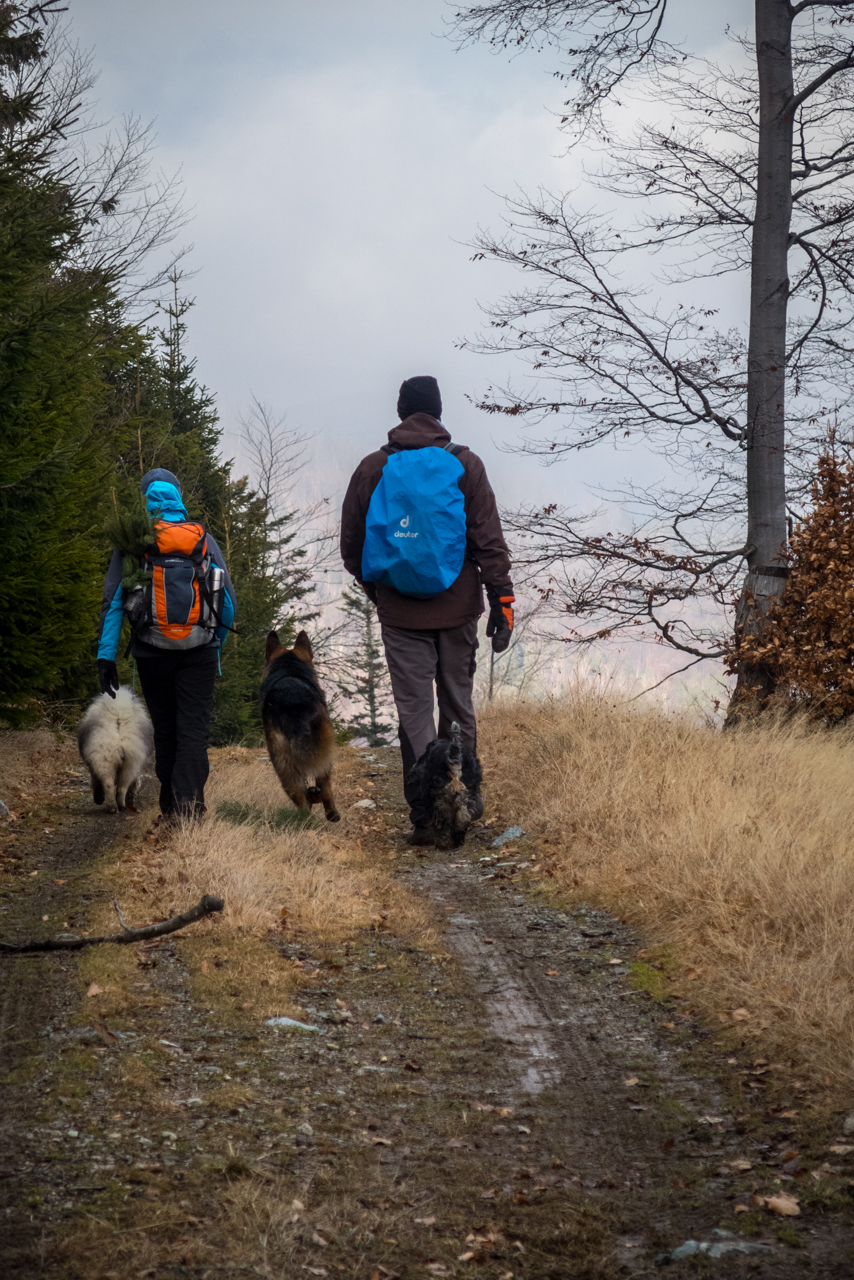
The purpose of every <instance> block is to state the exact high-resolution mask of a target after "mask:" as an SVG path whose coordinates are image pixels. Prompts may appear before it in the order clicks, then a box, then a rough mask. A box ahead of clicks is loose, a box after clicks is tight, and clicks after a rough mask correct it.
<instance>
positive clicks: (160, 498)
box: [97, 467, 237, 821]
mask: <svg viewBox="0 0 854 1280" xmlns="http://www.w3.org/2000/svg"><path fill="white" fill-rule="evenodd" d="M141 488H142V492H143V494H144V495H145V505H146V508H147V511H148V515H149V516H150V517H152V519H153V533H154V541H153V542H151V543H150V544H149V545H148V546H146V547H145V548H144V549H136V550H137V551H138V554H136V555H129V554H128V553H129V548H127V547H125V548H116V549H115V550H114V551H113V555H112V559H111V560H110V567H109V569H108V571H107V578H106V581H105V583H104V595H103V600H102V603H101V621H100V626H99V630H98V658H97V662H98V680H99V683H100V685H101V690H102V692H103V693H106V694H109V696H110V697H111V698H114V697H115V692H114V691H115V690H117V689H118V687H119V674H118V670H117V668H116V652H117V650H118V645H119V637H120V635H121V630H122V623H123V622H124V620H125V618H127V619H128V621H129V622H130V625H131V641H130V644H129V646H128V652H129V653H131V654H132V655H133V658H134V660H135V662H136V667H137V670H138V671H139V681H140V684H141V685H142V692H143V694H144V695H145V701H146V705H147V707H148V712H149V715H150V716H151V720H152V724H153V726H154V771H155V773H156V774H157V779H158V781H159V783H160V812H161V814H162V815H163V817H164V818H165V819H166V820H167V821H176V820H180V819H182V818H191V817H193V816H198V815H200V814H202V813H204V808H205V782H206V781H207V777H208V735H209V731H210V719H211V709H212V707H213V693H214V680H215V677H216V674H217V670H218V667H219V650H220V648H221V647H222V644H223V642H224V640H225V638H226V636H227V635H228V633H229V631H230V630H231V629H232V623H233V621H234V615H235V611H236V608H237V597H236V596H235V594H234V587H233V586H232V583H231V578H230V576H229V573H228V569H227V568H226V564H225V559H224V557H223V555H222V552H221V551H220V549H219V547H218V546H217V544H216V541H215V540H214V538H213V537H211V535H210V534H209V533H208V532H207V531H206V530H205V527H204V525H203V524H200V523H199V522H198V521H196V520H190V519H189V517H188V515H187V508H186V507H185V506H184V500H183V497H182V496H181V485H180V483H179V482H178V479H177V477H176V476H174V475H173V474H172V472H171V471H166V470H165V469H164V468H162V467H157V468H155V470H153V471H149V472H147V474H146V475H144V476H143V477H142V482H141ZM149 527H151V526H149ZM134 561H136V563H133V562H134ZM129 569H130V570H131V572H130V573H129V572H128V570H129Z"/></svg>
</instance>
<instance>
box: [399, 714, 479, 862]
mask: <svg viewBox="0 0 854 1280" xmlns="http://www.w3.org/2000/svg"><path fill="white" fill-rule="evenodd" d="M409 782H410V785H411V786H412V787H413V788H416V787H417V789H418V793H419V796H420V799H421V802H422V804H423V807H424V808H425V809H426V810H427V811H428V812H430V813H432V815H433V816H432V818H431V822H430V825H431V826H432V828H433V831H434V833H435V844H436V847H437V848H438V849H458V848H459V847H460V845H461V844H463V843H464V841H465V838H466V832H467V831H468V829H469V827H470V826H471V824H472V823H473V822H475V821H476V820H477V819H478V818H479V817H480V816H481V815H482V813H483V800H482V799H481V794H480V787H481V783H482V782H483V771H482V769H481V767H480V761H479V760H478V758H477V756H476V755H475V753H474V752H473V751H472V749H471V747H464V746H463V745H462V743H461V741H460V726H459V725H458V724H457V722H456V721H454V723H453V724H452V725H451V739H450V742H449V741H448V739H447V738H434V739H433V741H432V742H430V743H428V745H427V749H426V751H425V752H424V755H423V756H422V757H421V759H420V760H418V761H417V762H416V763H415V764H414V765H413V766H412V768H411V770H410V772H409Z"/></svg>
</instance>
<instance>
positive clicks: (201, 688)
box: [136, 646, 218, 818]
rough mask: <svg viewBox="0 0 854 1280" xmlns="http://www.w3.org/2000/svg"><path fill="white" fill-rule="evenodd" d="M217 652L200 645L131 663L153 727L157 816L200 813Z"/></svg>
mask: <svg viewBox="0 0 854 1280" xmlns="http://www.w3.org/2000/svg"><path fill="white" fill-rule="evenodd" d="M217 652H218V651H217V650H216V649H211V648H209V647H207V646H205V647H204V648H200V649H186V650H177V651H174V652H169V653H163V654H158V655H157V657H156V658H137V660H136V665H137V669H138V671H139V682H140V684H141V685H142V692H143V694H144V695H145V702H146V705H147V707H148V713H149V715H150V716H151V722H152V724H153V725H154V772H155V773H156V774H157V779H158V781H159V783H160V812H161V813H164V814H168V815H173V814H174V815H175V816H176V817H180V818H190V817H192V816H193V814H201V813H204V810H205V783H206V782H207V778H208V734H209V731H210V722H211V708H212V706H213V693H214V680H215V678H216V673H217Z"/></svg>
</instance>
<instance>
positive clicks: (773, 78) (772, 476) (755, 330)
mask: <svg viewBox="0 0 854 1280" xmlns="http://www.w3.org/2000/svg"><path fill="white" fill-rule="evenodd" d="M756 62H757V67H758V71H759V154H758V163H757V173H756V215H755V219H754V223H753V244H752V254H751V274H750V336H749V343H748V354H747V440H746V444H747V543H748V546H749V547H750V548H751V550H750V552H749V554H748V557H747V564H748V573H747V577H746V578H745V580H744V586H743V587H742V593H741V599H740V600H739V604H738V611H737V614H736V632H737V634H738V633H739V632H741V633H742V634H743V633H744V632H749V633H755V632H756V631H757V630H759V628H760V627H761V625H762V619H763V617H764V615H765V613H766V612H767V611H768V608H769V606H770V605H771V603H772V601H773V600H774V599H775V598H776V597H777V596H778V595H780V594H781V593H782V591H783V587H784V586H785V577H786V571H785V567H784V566H783V565H781V563H780V560H779V557H780V556H781V554H782V553H783V552H784V550H785V544H786V473H785V427H786V405H785V391H786V311H787V307H788V301H789V272H788V253H789V228H790V223H791V218H792V127H793V119H794V113H793V112H792V110H791V109H788V110H787V109H786V104H787V103H790V102H791V100H792V98H793V96H794V80H793V74H792V11H791V8H790V6H789V3H788V0H756ZM771 692H772V687H771V679H770V676H769V674H768V673H767V672H766V671H763V670H761V669H759V668H757V667H752V666H750V665H748V664H744V665H743V666H742V667H741V669H740V670H739V673H738V682H737V684H736V689H735V693H734V694H733V699H732V703H731V704H730V713H729V715H730V716H732V714H733V711H734V709H735V708H736V707H737V704H738V703H739V702H742V701H744V700H745V699H749V700H750V701H753V700H755V699H756V698H757V697H758V698H759V699H760V701H761V700H764V699H765V698H767V696H768V695H769V694H770V693H771ZM736 714H737V713H736Z"/></svg>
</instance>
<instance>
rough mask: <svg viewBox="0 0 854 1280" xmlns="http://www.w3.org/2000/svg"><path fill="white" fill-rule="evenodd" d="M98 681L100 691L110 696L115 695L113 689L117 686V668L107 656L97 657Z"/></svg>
mask: <svg viewBox="0 0 854 1280" xmlns="http://www.w3.org/2000/svg"><path fill="white" fill-rule="evenodd" d="M98 683H99V684H100V686H101V692H102V693H108V694H109V695H110V697H111V698H114V697H115V696H116V695H115V693H114V692H113V690H114V689H118V687H119V670H118V667H117V666H116V664H115V663H114V662H111V661H110V659H109V658H99V659H98Z"/></svg>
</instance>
